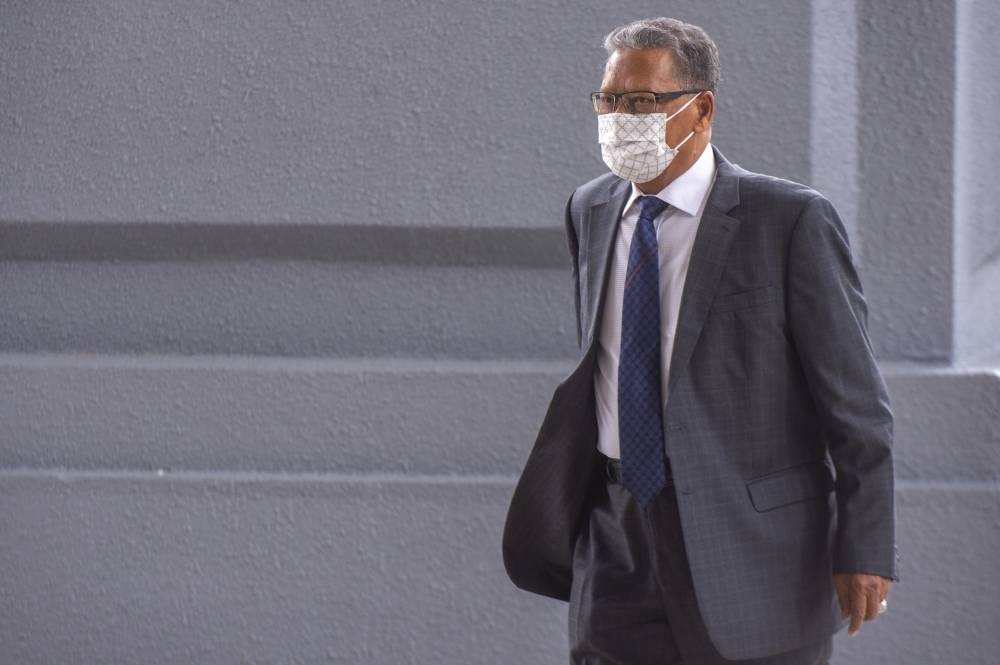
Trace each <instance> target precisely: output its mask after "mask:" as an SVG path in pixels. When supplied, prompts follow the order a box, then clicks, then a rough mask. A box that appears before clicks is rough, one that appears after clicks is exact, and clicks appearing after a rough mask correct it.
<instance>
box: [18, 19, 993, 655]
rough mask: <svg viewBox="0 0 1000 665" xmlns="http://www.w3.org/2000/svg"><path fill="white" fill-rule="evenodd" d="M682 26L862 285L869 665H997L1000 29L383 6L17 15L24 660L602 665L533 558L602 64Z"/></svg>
mask: <svg viewBox="0 0 1000 665" xmlns="http://www.w3.org/2000/svg"><path fill="white" fill-rule="evenodd" d="M667 11H669V12H670V13H671V14H673V15H675V16H678V17H681V18H684V19H686V20H689V21H692V22H695V23H699V24H701V25H703V26H704V27H705V28H706V29H707V30H708V31H709V32H710V34H712V35H713V36H714V37H715V38H716V40H717V41H718V43H719V45H720V48H721V49H722V55H723V68H724V72H723V76H724V79H723V83H722V86H721V88H720V97H719V100H720V108H719V114H718V118H717V124H716V131H715V133H714V142H715V143H716V145H717V146H719V147H720V148H721V150H722V151H723V152H724V153H725V154H726V155H727V156H728V157H729V158H730V159H732V160H733V161H736V162H738V163H740V164H742V165H743V166H746V167H748V168H751V169H755V170H762V171H766V172H769V173H772V174H775V175H779V176H784V177H789V178H792V179H796V180H800V181H804V182H808V183H810V184H813V185H814V186H816V187H818V188H819V189H821V191H824V192H825V193H826V194H827V195H828V196H830V198H831V199H832V200H833V201H834V203H835V204H836V205H837V206H838V209H839V210H840V212H841V214H842V215H843V217H844V219H845V222H846V223H847V226H848V229H849V233H850V236H851V243H852V247H853V249H854V253H855V256H856V258H857V261H858V263H859V264H860V266H861V272H862V281H863V285H864V289H865V293H866V295H867V297H868V300H869V306H870V318H869V321H870V323H871V327H872V338H873V343H874V344H875V345H876V349H877V352H878V355H879V358H880V359H881V361H882V362H883V367H884V370H885V373H886V378H887V381H888V383H889V388H890V393H891V398H892V402H893V408H894V412H895V414H896V417H897V426H896V442H897V448H896V449H897V459H898V467H897V468H898V498H897V499H898V503H897V506H898V507H897V510H898V519H899V526H898V529H899V533H898V536H899V546H900V552H901V556H902V566H901V575H902V579H901V581H900V582H899V583H898V584H897V585H895V586H894V588H893V594H892V599H891V600H892V603H891V611H890V612H889V613H888V614H886V615H885V616H883V617H882V618H880V619H879V621H878V622H877V623H875V624H872V625H869V626H866V627H865V629H864V630H862V632H861V634H860V635H859V636H858V637H857V638H854V639H849V638H847V637H846V635H845V634H843V633H841V634H839V635H838V636H837V639H836V654H835V663H837V664H838V665H845V664H846V663H853V662H864V663H886V664H889V663H903V662H906V663H940V664H942V665H951V664H952V663H955V662H963V663H973V664H976V663H981V664H986V663H993V662H995V660H996V653H998V652H1000V635H998V633H997V631H996V630H995V629H994V628H993V627H994V626H995V625H996V623H997V622H998V620H1000V601H998V600H997V598H996V596H995V594H991V593H988V592H987V591H988V589H989V588H990V587H991V586H992V585H991V580H994V579H997V576H998V573H1000V571H998V570H997V559H996V556H995V552H996V551H997V550H998V549H1000V527H998V524H997V517H996V516H997V514H998V513H997V509H998V508H1000V461H998V452H997V451H998V444H1000V417H998V415H1000V369H998V368H1000V342H998V339H1000V338H998V336H997V335H996V330H997V324H998V323H1000V321H998V317H1000V308H998V307H997V303H998V302H1000V249H998V244H997V243H998V242H1000V235H998V234H997V231H996V229H997V226H996V224H995V222H996V213H995V212H994V210H995V206H994V205H993V204H992V197H991V194H992V190H993V189H994V187H993V186H992V183H993V180H994V179H995V178H994V177H993V175H992V171H993V164H994V163H995V162H996V159H997V157H998V155H997V152H998V150H1000V148H998V146H1000V142H998V132H997V128H996V126H995V123H994V122H993V120H992V119H993V116H994V115H995V114H993V113H992V111H991V109H993V108H995V107H996V104H995V103H994V102H995V101H996V99H997V97H998V96H1000V78H998V74H997V67H996V65H995V57H994V56H993V50H994V49H993V43H994V41H995V38H996V34H997V29H998V26H1000V9H997V6H996V5H995V4H993V3H991V2H988V0H974V1H973V0H969V1H965V0H962V1H955V2H940V1H938V0H909V1H906V2H892V3H883V2H873V1H872V2H869V1H867V0H857V2H841V1H840V0H813V1H812V3H811V4H810V3H804V2H799V1H797V0H781V1H778V2H770V3H766V4H764V3H759V2H750V1H745V0H744V1H730V0H717V1H714V2H711V1H704V0H703V1H700V2H696V1H694V0H691V1H688V2H678V3H673V4H671V6H670V7H669V8H665V7H664V6H663V5H662V4H661V3H648V2H635V1H632V2H624V3H617V4H614V5H608V4H607V3H603V4H599V3H586V4H581V3H576V2H568V1H561V0H553V1H550V2H522V1H516V2H509V3H466V2H458V1H457V0H454V1H451V2H441V3H418V2H388V1H385V2H361V1H360V0H350V1H348V2H342V3H336V4H327V3H321V2H301V3H295V4H288V3H279V2H270V3H269V2H263V1H258V2H251V3H212V4H208V5H205V4H203V3H195V2H187V3H180V2H179V3H170V4H168V5H164V4H162V3H153V2H121V1H119V2H108V3H96V2H79V3H63V4H56V3H37V2H12V1H6V2H3V3H0V145H2V146H3V154H2V158H0V279H2V284H3V289H2V293H3V296H2V297H0V396H2V397H0V423H2V425H0V506H2V510H0V571H3V574H2V575H0V664H4V665H5V664H6V663H58V662H67V663H68V662H73V663H106V662H142V663H148V664H156V663H206V662H211V663H313V662H324V663H329V662H335V663H358V662H365V663H393V664H397V663H428V662H435V663H463V664H466V663H497V662H510V661H520V662H531V663H558V662H565V660H566V630H565V628H566V605H565V604H563V603H559V602H556V601H550V600H547V599H543V598H540V597H536V596H531V595H529V594H524V593H522V592H520V591H518V590H516V589H515V588H514V587H513V586H512V585H510V583H509V582H508V581H507V579H506V576H505V575H504V573H503V568H502V564H501V560H500V532H501V529H502V523H503V517H504V514H505V510H506V507H507V501H508V500H509V497H510V493H511V491H512V490H513V486H514V482H515V481H516V478H517V474H518V471H519V470H520V467H521V464H523V461H524V459H525V457H526V455H527V452H528V450H529V448H530V445H531V443H532V441H533V439H534V435H535V433H536V431H537V427H538V425H539V424H540V421H541V417H542V414H543V411H544V408H545V405H546V403H547V401H548V398H549V396H550V395H551V391H552V389H553V388H554V387H555V385H556V384H557V383H558V382H559V381H560V380H561V379H562V377H563V376H564V375H565V373H566V372H567V371H568V370H569V369H570V367H571V363H572V358H573V354H574V341H575V340H574V337H573V332H572V331H573V323H572V316H573V312H572V300H571V294H570V290H569V264H568V257H567V255H566V247H565V241H564V237H563V235H562V211H563V207H564V204H565V201H566V197H567V196H568V195H569V193H570V192H571V191H572V189H573V187H574V186H575V185H577V184H579V183H580V182H582V181H584V180H586V179H588V178H590V177H592V176H593V175H596V174H598V173H600V172H602V171H603V166H602V164H601V162H600V159H599V151H598V150H597V146H596V141H595V138H596V122H595V120H594V118H593V116H592V113H591V111H590V110H589V108H588V106H587V102H586V95H587V93H588V92H589V91H590V90H592V89H593V88H594V87H596V85H597V84H598V82H599V79H600V72H601V66H602V64H603V59H604V55H603V52H602V50H601V48H600V41H601V38H602V37H603V35H604V33H605V32H606V31H607V30H609V29H610V28H611V27H614V26H615V25H618V24H620V23H622V22H624V21H627V20H630V19H633V18H637V17H641V16H650V15H658V14H662V13H664V12H667Z"/></svg>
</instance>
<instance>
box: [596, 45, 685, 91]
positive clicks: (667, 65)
mask: <svg viewBox="0 0 1000 665" xmlns="http://www.w3.org/2000/svg"><path fill="white" fill-rule="evenodd" d="M627 80H650V81H658V82H661V83H674V82H675V79H674V61H673V53H671V52H670V51H669V50H666V49H616V50H615V51H614V53H612V54H611V55H610V56H609V57H608V60H607V62H605V64H604V79H603V81H604V83H610V82H612V81H614V82H619V81H622V82H624V81H627Z"/></svg>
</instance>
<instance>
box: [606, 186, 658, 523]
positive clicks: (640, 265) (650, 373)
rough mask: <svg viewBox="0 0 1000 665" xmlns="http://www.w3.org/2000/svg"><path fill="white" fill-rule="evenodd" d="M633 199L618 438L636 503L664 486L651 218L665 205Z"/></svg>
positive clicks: (645, 501) (655, 264)
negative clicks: (636, 208) (636, 205)
mask: <svg viewBox="0 0 1000 665" xmlns="http://www.w3.org/2000/svg"><path fill="white" fill-rule="evenodd" d="M668 205H669V204H667V203H666V202H665V201H663V200H662V199H659V198H657V197H655V196H640V197H639V223H638V224H636V227H635V233H634V234H633V236H632V245H631V247H630V248H629V254H628V269H627V270H626V272H625V291H624V295H623V299H622V345H621V350H620V354H619V357H618V440H619V444H620V448H621V468H622V485H623V486H624V487H625V489H627V490H628V491H629V492H631V493H632V496H633V497H635V499H636V501H638V502H639V503H640V504H641V505H642V506H645V505H647V504H648V503H649V502H650V501H652V500H653V498H654V497H655V496H656V495H657V494H659V493H660V491H661V490H662V489H663V488H664V487H665V486H666V484H667V470H666V457H665V453H664V451H663V412H662V409H663V401H662V400H661V399H660V392H661V389H660V264H659V258H658V256H657V245H656V229H655V228H654V226H653V220H654V219H655V218H656V216H657V215H659V214H660V213H661V212H663V211H664V210H665V209H666V208H667V206H668Z"/></svg>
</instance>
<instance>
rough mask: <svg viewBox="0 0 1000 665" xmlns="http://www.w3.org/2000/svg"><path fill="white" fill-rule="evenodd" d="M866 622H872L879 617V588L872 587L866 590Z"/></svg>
mask: <svg viewBox="0 0 1000 665" xmlns="http://www.w3.org/2000/svg"><path fill="white" fill-rule="evenodd" d="M865 600H866V602H865V609H866V610H867V611H866V612H865V621H871V620H872V619H874V618H876V617H877V616H878V604H879V588H878V587H877V586H871V587H868V588H867V589H865Z"/></svg>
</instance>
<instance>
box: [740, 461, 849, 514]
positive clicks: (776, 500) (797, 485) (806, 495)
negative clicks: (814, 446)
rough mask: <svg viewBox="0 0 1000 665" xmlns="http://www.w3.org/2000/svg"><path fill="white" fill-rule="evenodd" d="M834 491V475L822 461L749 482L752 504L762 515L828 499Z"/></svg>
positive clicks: (783, 470) (748, 489) (800, 465)
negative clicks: (820, 498) (799, 504)
mask: <svg viewBox="0 0 1000 665" xmlns="http://www.w3.org/2000/svg"><path fill="white" fill-rule="evenodd" d="M833 489H834V482H833V475H832V472H831V471H830V467H828V466H827V465H826V462H825V461H824V460H821V459H820V460H814V461H812V462H806V463H804V464H799V465H797V466H793V467H789V468H787V469H782V470H780V471H775V472H774V473H769V474H767V475H766V476H760V477H759V478H754V479H753V480H751V481H749V482H748V483H747V491H748V492H749V494H750V501H751V503H753V507H754V509H755V510H756V511H757V512H759V513H763V512H766V511H768V510H774V509H775V508H779V507H781V506H787V505H788V504H791V503H798V502H799V501H808V500H809V499H814V498H817V497H821V496H825V495H827V494H829V493H830V492H832V491H833Z"/></svg>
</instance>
